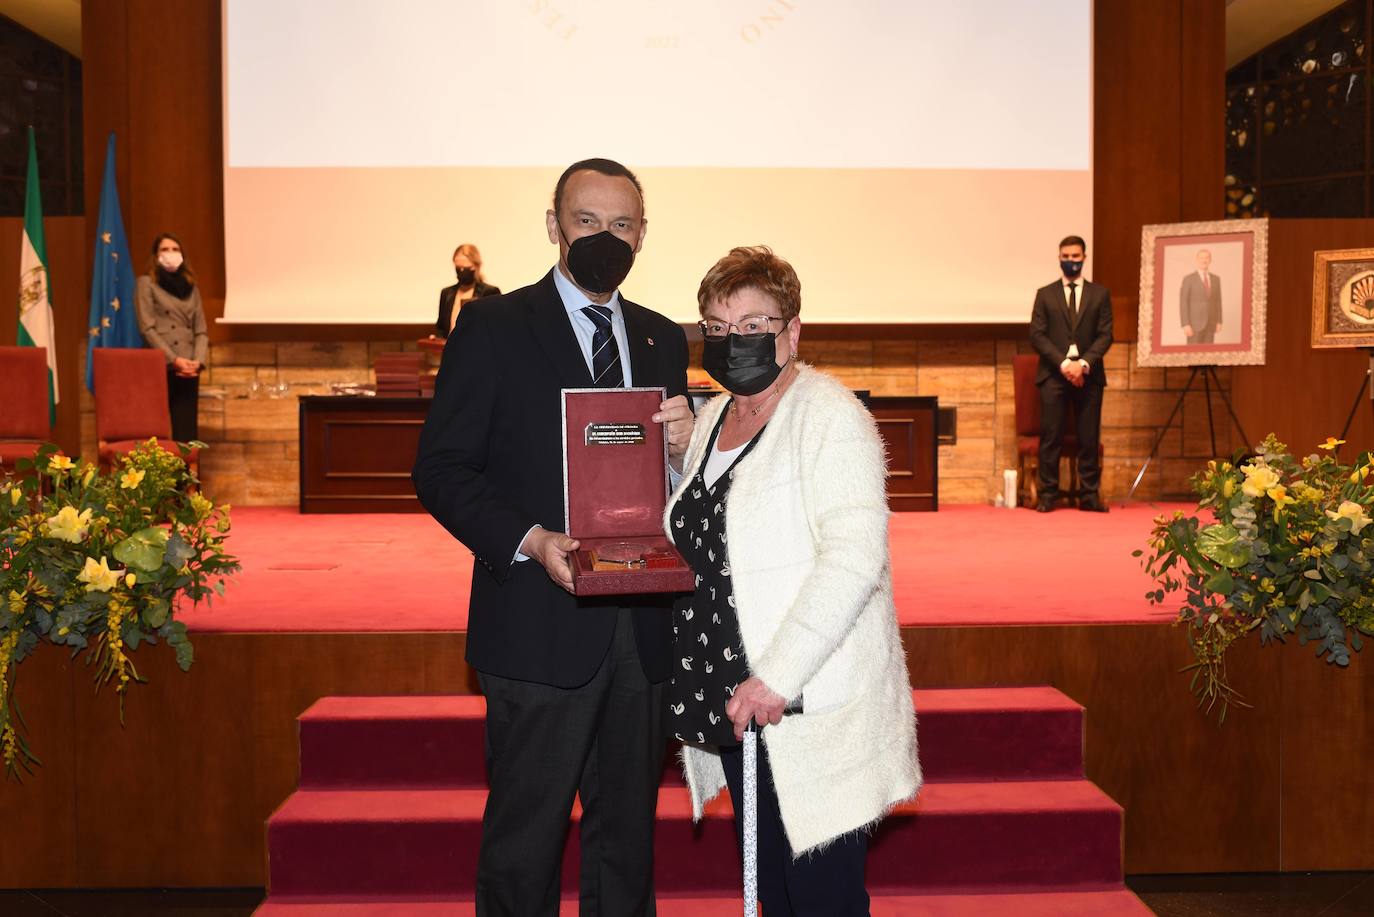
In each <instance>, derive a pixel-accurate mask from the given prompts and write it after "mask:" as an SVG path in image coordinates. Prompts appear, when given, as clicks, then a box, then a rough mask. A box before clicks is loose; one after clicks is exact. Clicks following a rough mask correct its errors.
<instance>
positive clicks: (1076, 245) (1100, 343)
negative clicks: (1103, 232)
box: [1030, 236, 1112, 513]
mask: <svg viewBox="0 0 1374 917" xmlns="http://www.w3.org/2000/svg"><path fill="white" fill-rule="evenodd" d="M1087 252H1088V246H1087V243H1086V242H1084V241H1083V238H1082V237H1081V236H1068V237H1067V238H1065V239H1064V240H1063V241H1062V242H1060V243H1059V269H1060V273H1061V274H1062V275H1063V276H1061V277H1060V279H1059V280H1058V281H1056V282H1054V283H1052V284H1050V285H1048V286H1045V287H1041V288H1040V289H1039V290H1037V291H1036V294H1035V305H1034V306H1033V307H1032V309H1031V327H1030V339H1031V345H1032V346H1033V347H1034V348H1035V350H1036V352H1037V353H1038V354H1040V368H1039V369H1038V370H1037V371H1036V374H1035V384H1036V386H1038V387H1039V389H1040V472H1039V474H1040V480H1039V490H1040V500H1039V503H1038V505H1037V506H1036V507H1035V508H1036V510H1038V511H1039V512H1042V513H1048V512H1050V511H1051V510H1053V509H1054V506H1055V502H1056V501H1057V500H1058V498H1059V455H1060V452H1061V451H1062V449H1063V447H1064V420H1065V417H1066V415H1067V413H1068V412H1069V411H1072V412H1073V414H1074V420H1075V421H1076V422H1077V424H1078V444H1079V447H1080V448H1079V452H1078V480H1079V493H1078V508H1079V509H1081V510H1087V511H1090V512H1098V513H1105V512H1106V511H1107V504H1106V503H1104V502H1102V497H1101V494H1100V493H1099V492H1098V487H1099V485H1100V483H1101V480H1102V463H1101V459H1100V458H1099V456H1098V436H1099V433H1100V432H1101V429H1102V391H1103V389H1104V388H1106V386H1107V373H1106V368H1105V367H1104V366H1103V365H1102V358H1103V356H1105V355H1106V353H1107V350H1108V348H1110V347H1111V346H1112V294H1111V292H1110V291H1109V290H1108V289H1107V288H1106V287H1104V286H1102V285H1101V284H1097V283H1092V282H1091V281H1088V280H1083V279H1082V277H1081V275H1082V273H1083V259H1084V258H1085V257H1086V256H1087Z"/></svg>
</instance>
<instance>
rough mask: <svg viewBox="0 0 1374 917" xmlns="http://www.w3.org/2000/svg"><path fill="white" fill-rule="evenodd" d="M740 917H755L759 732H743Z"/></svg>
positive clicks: (748, 729)
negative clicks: (741, 906)
mask: <svg viewBox="0 0 1374 917" xmlns="http://www.w3.org/2000/svg"><path fill="white" fill-rule="evenodd" d="M743 741H744V779H743V780H742V781H741V782H742V783H743V784H744V827H743V831H742V833H743V835H744V917H758V915H759V731H758V727H757V726H755V725H754V721H753V720H750V721H749V725H748V726H746V727H745V729H744V739H743Z"/></svg>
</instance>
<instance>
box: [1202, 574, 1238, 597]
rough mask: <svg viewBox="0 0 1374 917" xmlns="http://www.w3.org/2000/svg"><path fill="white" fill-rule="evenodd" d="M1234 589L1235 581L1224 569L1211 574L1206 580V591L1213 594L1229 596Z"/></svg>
mask: <svg viewBox="0 0 1374 917" xmlns="http://www.w3.org/2000/svg"><path fill="white" fill-rule="evenodd" d="M1235 588H1236V581H1235V580H1234V579H1233V578H1232V577H1231V574H1230V573H1228V572H1227V571H1226V570H1225V569H1224V568H1223V569H1221V570H1218V571H1217V572H1216V573H1213V574H1212V576H1211V578H1210V579H1208V580H1207V591H1209V592H1215V593H1218V594H1220V595H1230V594H1231V592H1232V590H1234V589H1235Z"/></svg>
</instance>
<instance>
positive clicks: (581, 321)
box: [553, 265, 634, 388]
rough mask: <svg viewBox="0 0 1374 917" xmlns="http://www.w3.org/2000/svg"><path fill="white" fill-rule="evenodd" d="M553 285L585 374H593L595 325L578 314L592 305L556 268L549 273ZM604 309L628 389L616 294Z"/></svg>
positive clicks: (621, 316)
mask: <svg viewBox="0 0 1374 917" xmlns="http://www.w3.org/2000/svg"><path fill="white" fill-rule="evenodd" d="M553 285H554V286H555V287H557V288H558V296H559V298H560V299H562V300H563V308H564V309H566V310H567V312H568V321H569V323H571V324H572V329H573V334H575V335H577V343H578V346H579V347H581V348H582V359H584V360H586V361H587V371H588V372H593V370H592V335H594V334H595V333H596V322H594V321H592V319H591V317H590V316H589V315H587V313H586V312H583V311H582V310H583V309H585V308H586V307H587V306H590V305H591V304H592V301H591V300H590V299H588V298H587V294H586V293H583V292H582V291H581V290H579V289H578V288H577V286H576V285H575V284H574V283H573V282H572V281H571V280H569V279H568V278H567V277H565V276H564V275H563V269H562V268H561V267H559V266H557V265H555V266H554V269H553ZM605 307H606V308H607V309H610V310H611V331H612V332H614V333H615V343H616V347H617V349H618V350H619V351H620V368H621V369H622V370H624V373H625V387H626V388H629V387H630V386H632V385H634V380H633V379H631V378H630V348H629V347H627V346H626V345H625V342H626V340H627V337H626V335H625V313H624V311H623V310H622V309H621V308H620V291H619V290H616V291H615V292H614V293H612V294H611V299H610V301H609V302H607V303H605Z"/></svg>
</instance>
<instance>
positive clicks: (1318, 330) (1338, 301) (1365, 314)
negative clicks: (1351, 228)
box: [1312, 248, 1374, 348]
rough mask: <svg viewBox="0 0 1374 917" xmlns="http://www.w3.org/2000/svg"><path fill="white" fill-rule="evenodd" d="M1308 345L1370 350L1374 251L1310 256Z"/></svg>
mask: <svg viewBox="0 0 1374 917" xmlns="http://www.w3.org/2000/svg"><path fill="white" fill-rule="evenodd" d="M1312 346H1313V347H1367V348H1368V347H1374V248H1345V249H1335V250H1332V251H1323V252H1313V253H1312Z"/></svg>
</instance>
